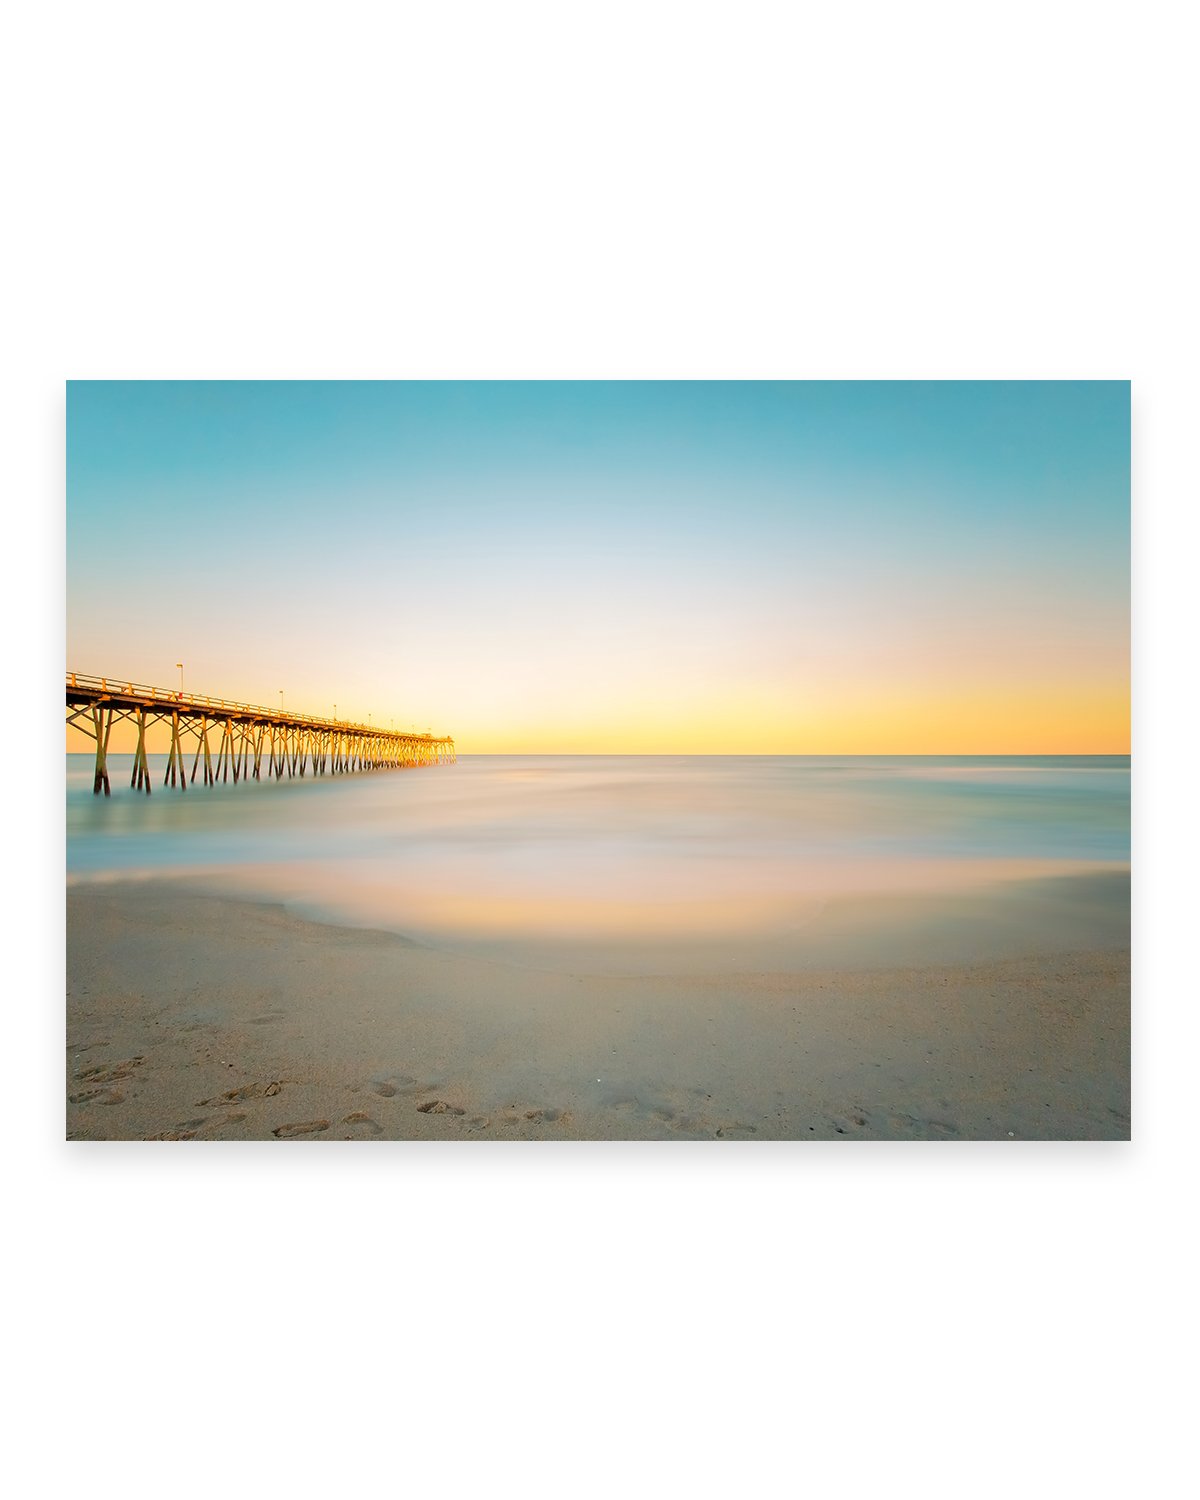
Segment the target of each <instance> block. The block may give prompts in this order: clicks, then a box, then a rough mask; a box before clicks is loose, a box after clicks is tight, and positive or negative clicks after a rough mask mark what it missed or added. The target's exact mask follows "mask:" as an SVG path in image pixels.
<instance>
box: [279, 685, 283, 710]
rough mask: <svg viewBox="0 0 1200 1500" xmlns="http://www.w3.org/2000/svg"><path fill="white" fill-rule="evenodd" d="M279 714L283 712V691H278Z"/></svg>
mask: <svg viewBox="0 0 1200 1500" xmlns="http://www.w3.org/2000/svg"><path fill="white" fill-rule="evenodd" d="M279 712H280V713H282V712H283V689H282V688H280V689H279Z"/></svg>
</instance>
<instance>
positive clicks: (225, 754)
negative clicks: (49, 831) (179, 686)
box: [67, 672, 455, 797]
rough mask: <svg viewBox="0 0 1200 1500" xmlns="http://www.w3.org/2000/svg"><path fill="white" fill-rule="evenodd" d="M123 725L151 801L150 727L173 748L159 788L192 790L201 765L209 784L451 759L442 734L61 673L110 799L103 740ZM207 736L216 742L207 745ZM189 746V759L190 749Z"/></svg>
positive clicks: (137, 782)
mask: <svg viewBox="0 0 1200 1500" xmlns="http://www.w3.org/2000/svg"><path fill="white" fill-rule="evenodd" d="M123 720H128V721H129V722H130V723H132V724H134V725H136V727H137V750H136V751H135V752H134V757H133V775H132V776H131V777H130V781H129V784H130V786H131V787H134V788H136V789H138V790H144V791H145V792H146V795H147V796H149V794H150V764H149V761H148V760H147V757H146V730H147V728H148V727H149V726H150V725H152V724H156V723H159V722H161V723H164V724H169V725H170V730H171V747H170V751H169V753H168V756H167V770H166V774H165V776H164V777H163V785H164V786H167V785H170V786H178V787H179V788H180V790H181V791H186V789H187V786H188V781H189V777H188V772H187V764H186V760H187V756H188V755H190V756H191V761H192V770H191V777H190V780H191V781H192V782H195V780H196V775H197V772H198V771H200V769H201V766H202V767H203V773H202V774H203V780H204V784H205V785H206V786H211V785H213V784H214V783H216V782H218V781H228V780H229V774H230V771H232V772H233V780H234V782H235V783H236V782H238V781H239V780H242V779H250V778H253V779H254V780H255V781H258V780H260V779H261V778H262V777H263V776H264V775H265V776H267V777H268V778H270V777H272V776H273V777H275V779H276V780H278V779H279V778H281V777H283V776H285V775H286V776H289V777H290V776H304V775H305V774H306V773H307V774H310V775H313V776H324V775H336V774H348V773H350V772H353V771H378V770H391V769H399V768H401V767H408V766H442V765H448V764H452V763H453V761H454V759H455V754H454V741H453V739H451V738H450V737H449V736H448V735H434V734H398V733H396V732H395V731H394V730H389V729H380V728H378V727H376V726H375V725H372V724H352V723H349V722H344V721H341V720H337V719H318V718H314V717H313V716H312V715H311V714H293V713H285V712H284V711H283V710H282V709H278V710H276V709H270V708H261V707H256V706H255V705H254V704H250V703H231V702H229V701H228V700H226V699H224V698H206V697H199V696H197V695H195V694H192V693H188V694H185V693H183V692H182V691H178V692H173V691H172V690H171V689H170V688H152V687H145V686H144V685H143V684H142V683H139V682H122V681H121V680H120V679H119V678H115V677H86V676H84V675H83V674H82V673H78V672H68V673H67V723H68V724H73V725H75V727H76V728H78V729H82V730H83V732H84V733H85V734H88V735H91V737H92V738H93V739H94V740H95V741H96V777H95V782H94V784H93V786H92V791H93V792H94V793H96V794H99V793H100V792H101V791H103V793H104V795H105V796H106V797H107V796H109V795H110V793H111V787H110V785H109V779H108V740H109V735H110V734H111V732H112V727H113V725H114V724H119V723H121V722H122V721H123ZM210 736H212V738H211V739H210ZM193 741H194V742H195V748H194V753H193V745H192V742H193Z"/></svg>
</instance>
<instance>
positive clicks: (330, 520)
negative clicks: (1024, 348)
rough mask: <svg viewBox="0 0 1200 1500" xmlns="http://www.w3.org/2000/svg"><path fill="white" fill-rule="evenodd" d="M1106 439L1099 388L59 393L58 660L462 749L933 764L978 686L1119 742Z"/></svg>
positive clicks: (1120, 493) (89, 388) (1015, 706)
mask: <svg viewBox="0 0 1200 1500" xmlns="http://www.w3.org/2000/svg"><path fill="white" fill-rule="evenodd" d="M1129 442H1130V429H1129V387H1128V384H1127V383H1124V382H1113V383H1108V382H1081V383H1075V382H1064V383H971V382H954V383H944V384H942V383H936V384H930V383H911V384H904V383H899V384H896V383H837V382H834V383H808V382H804V383H761V384H760V383H741V382H734V383H706V382H678V383H661V384H660V383H653V382H631V383H571V382H562V383H558V382H552V383H442V382H433V383H407V382H405V383H354V382H350V383H319V382H318V383H307V382H262V383H252V382H232V383H203V382H202V383H157V382H145V383H122V382H114V383H105V382H72V383H70V385H69V387H68V411H67V600H68V663H67V664H68V667H70V668H73V669H75V670H79V671H102V672H111V673H113V674H114V675H129V676H133V677H136V678H138V679H140V680H142V681H149V682H155V683H157V682H164V681H170V680H171V677H172V669H173V664H174V662H175V661H177V660H184V661H185V662H186V663H187V664H188V667H187V670H188V673H189V680H190V683H191V685H193V686H195V688H196V689H197V690H199V691H208V692H214V693H226V694H229V695H231V696H239V697H244V698H246V699H247V700H249V701H265V702H269V701H272V700H273V698H274V697H275V696H277V691H278V688H279V687H280V686H284V687H285V689H286V690H287V693H288V700H289V701H290V702H294V703H295V704H296V706H297V707H300V706H305V707H311V708H312V710H313V711H314V712H320V711H322V709H323V707H324V705H325V700H326V699H328V700H330V705H331V704H332V702H333V701H337V702H338V703H339V711H341V712H347V711H349V712H356V713H361V715H362V716H364V717H365V715H366V713H367V712H368V711H371V712H373V713H374V714H375V716H376V718H379V717H380V716H383V717H385V718H387V717H391V716H392V711H393V710H394V712H395V714H396V715H397V716H399V717H401V718H403V717H405V716H406V715H415V717H416V718H418V719H420V720H421V721H422V724H425V723H429V722H431V720H436V721H437V722H436V723H435V725H434V727H436V728H439V729H446V730H448V731H449V732H452V733H455V734H456V735H457V736H458V737H459V739H460V743H462V744H463V747H464V748H466V745H467V744H470V746H471V747H472V748H477V749H480V750H484V749H519V748H527V749H530V750H538V749H543V750H553V749H588V748H596V749H615V748H630V749H651V748H661V749H663V750H667V751H669V750H680V749H700V748H712V749H726V748H727V749H745V748H752V747H753V746H754V745H761V746H762V747H763V748H768V749H794V750H796V751H804V750H807V749H814V750H824V749H829V750H836V749H851V748H875V749H878V750H880V751H881V752H885V751H888V750H895V751H897V752H899V751H902V750H904V749H906V748H911V749H918V748H937V747H938V745H941V746H942V748H945V749H946V750H947V751H953V750H956V749H963V748H968V746H967V745H966V743H965V742H964V743H963V744H952V743H945V744H944V745H943V744H942V741H943V740H944V739H945V737H946V735H947V734H950V735H953V734H954V733H955V732H956V730H955V725H956V724H962V725H966V724H968V723H969V725H970V726H971V727H970V734H969V735H968V736H967V737H968V739H970V740H971V743H972V744H974V743H975V742H976V740H977V737H978V734H980V733H985V734H986V733H987V719H988V715H987V712H986V708H985V707H983V706H982V705H981V703H980V694H981V693H982V694H983V696H984V697H985V698H986V694H987V691H988V689H989V687H990V688H991V690H992V695H993V698H994V714H993V715H992V718H993V720H994V723H995V731H994V733H993V738H995V737H997V736H999V737H1001V738H1002V737H1003V735H1006V734H1008V733H1009V732H1010V731H1011V730H1012V728H1013V725H1014V722H1015V723H1018V724H1019V726H1020V732H1021V733H1022V734H1023V735H1024V736H1025V740H1026V741H1028V744H1027V748H1029V749H1031V750H1035V749H1038V748H1057V747H1061V748H1075V749H1080V750H1086V749H1088V748H1094V749H1124V748H1127V737H1128V608H1129V599H1128V588H1129V460H1130V450H1129ZM1022 688H1024V691H1022ZM901 689H906V692H905V694H904V698H903V704H898V702H897V701H896V699H895V694H896V693H898V692H899V691H900V690H901ZM1072 695H1075V697H1076V698H1077V699H1078V701H1077V702H1075V701H1073V696H1072ZM956 701H957V702H958V704H959V706H960V709H964V710H965V706H966V705H967V704H968V703H970V704H971V705H973V706H972V707H970V710H969V713H965V712H960V713H959V714H958V715H957V716H956V713H955V710H954V704H955V702H956ZM721 703H724V704H726V705H727V706H728V710H729V712H728V714H726V715H723V714H722V713H721V712H719V711H718V710H717V707H716V706H717V705H718V704H721ZM922 705H923V706H924V707H923V709H922ZM922 712H924V719H923V720H922V718H921V713H922ZM914 714H915V715H916V718H915V719H914V717H913V716H914ZM1072 714H1074V718H1073V722H1074V725H1075V730H1076V732H1077V733H1079V734H1082V735H1083V736H1084V738H1086V739H1087V740H1088V743H1080V744H1074V745H1071V744H1068V743H1067V741H1068V740H1069V739H1070V736H1071V732H1072V730H1071V725H1072ZM1014 716H1015V719H1014ZM922 723H924V725H925V727H924V728H922V727H921V725H922ZM734 725H735V726H736V727H731V726H734ZM1122 725H1123V727H1122ZM889 726H891V727H890V730H889ZM1001 731H1003V734H1001ZM889 734H890V738H889ZM1122 735H1123V737H1124V743H1121V744H1117V743H1115V740H1114V736H1115V738H1116V739H1118V740H1119V739H1121V738H1122ZM929 736H932V737H933V739H934V740H936V741H937V744H936V745H934V744H931V743H928V742H927V741H928V737H929ZM864 737H865V739H864ZM923 737H924V738H923ZM939 737H940V738H939ZM1064 737H1065V738H1064ZM1099 739H1103V740H1104V743H1099V742H1098V740H1099ZM918 740H919V741H921V743H920V744H917V743H916V741H918ZM1034 741H1036V743H1034ZM868 742H869V743H868ZM901 742H902V743H901ZM993 748H998V746H994V747H993Z"/></svg>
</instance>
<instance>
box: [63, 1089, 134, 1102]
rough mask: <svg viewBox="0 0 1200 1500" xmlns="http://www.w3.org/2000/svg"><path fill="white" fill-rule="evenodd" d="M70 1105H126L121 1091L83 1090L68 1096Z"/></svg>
mask: <svg viewBox="0 0 1200 1500" xmlns="http://www.w3.org/2000/svg"><path fill="white" fill-rule="evenodd" d="M67 1102H68V1103H69V1104H124V1103H125V1095H124V1094H123V1093H122V1092H121V1090H120V1089H82V1090H80V1092H79V1093H77V1094H68V1095H67Z"/></svg>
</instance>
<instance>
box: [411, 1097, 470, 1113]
mask: <svg viewBox="0 0 1200 1500" xmlns="http://www.w3.org/2000/svg"><path fill="white" fill-rule="evenodd" d="M417 1113H418V1114H422V1115H465V1114H466V1110H465V1109H459V1107H458V1105H457V1104H447V1103H446V1101H445V1100H444V1099H426V1101H425V1103H424V1104H418V1105H417Z"/></svg>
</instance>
